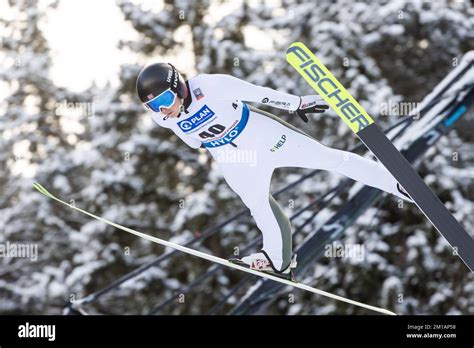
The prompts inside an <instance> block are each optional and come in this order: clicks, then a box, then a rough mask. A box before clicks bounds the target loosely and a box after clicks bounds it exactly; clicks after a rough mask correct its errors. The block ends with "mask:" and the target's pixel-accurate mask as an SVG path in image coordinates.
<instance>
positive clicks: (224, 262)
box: [33, 183, 396, 315]
mask: <svg viewBox="0 0 474 348" xmlns="http://www.w3.org/2000/svg"><path fill="white" fill-rule="evenodd" d="M33 187H34V188H35V189H36V190H38V191H39V192H40V193H41V194H43V195H44V196H46V197H48V198H50V199H52V200H55V201H56V202H58V203H61V204H63V205H66V206H68V207H69V208H72V209H74V210H76V211H78V212H81V213H82V214H85V215H87V216H90V217H92V218H94V219H96V220H99V221H102V222H104V223H106V224H108V225H110V226H113V227H115V228H117V229H119V230H122V231H125V232H128V233H131V234H133V235H135V236H138V237H140V238H143V239H145V240H148V241H150V242H153V243H156V244H160V245H163V246H166V247H170V248H173V249H175V250H179V251H181V252H184V253H186V254H189V255H194V256H196V257H199V258H201V259H204V260H208V261H211V262H214V263H218V264H221V265H223V266H226V267H229V268H233V269H237V270H239V271H242V272H246V273H250V274H253V275H256V276H258V277H261V278H266V279H270V280H273V281H275V282H278V283H281V284H285V285H289V286H292V287H294V288H298V289H301V290H304V291H308V292H311V293H314V294H317V295H321V296H325V297H329V298H332V299H334V300H337V301H341V302H345V303H349V304H351V305H354V306H358V307H362V308H365V309H368V310H371V311H374V312H378V313H382V314H386V315H396V313H394V312H391V311H389V310H387V309H384V308H380V307H376V306H371V305H368V304H365V303H362V302H358V301H354V300H351V299H348V298H346V297H342V296H338V295H335V294H332V293H329V292H326V291H324V290H319V289H316V288H313V287H311V286H308V285H306V284H302V283H298V282H293V281H291V280H286V279H283V278H279V277H276V276H273V275H271V274H268V273H264V272H259V271H256V270H253V269H250V268H247V267H243V266H240V265H238V264H235V263H232V262H229V261H228V260H225V259H222V258H220V257H217V256H214V255H211V254H207V253H204V252H202V251H199V250H195V249H191V248H188V247H185V246H183V245H179V244H175V243H172V242H169V241H166V240H164V239H160V238H157V237H153V236H150V235H148V234H146V233H143V232H139V231H136V230H133V229H131V228H128V227H125V226H122V225H119V224H117V223H115V222H112V221H110V220H107V219H104V218H102V217H100V216H97V215H94V214H92V213H89V212H88V211H86V210H83V209H80V208H78V207H76V206H74V205H71V204H68V203H66V202H64V201H63V200H61V199H59V198H58V197H56V196H54V195H53V194H51V193H50V192H49V191H48V190H46V188H44V187H43V186H42V185H41V184H39V183H34V184H33Z"/></svg>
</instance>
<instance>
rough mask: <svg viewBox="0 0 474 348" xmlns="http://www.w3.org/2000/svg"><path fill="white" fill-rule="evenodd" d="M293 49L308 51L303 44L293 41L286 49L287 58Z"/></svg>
mask: <svg viewBox="0 0 474 348" xmlns="http://www.w3.org/2000/svg"><path fill="white" fill-rule="evenodd" d="M295 48H300V49H303V50H305V49H306V50H307V49H308V48H307V47H306V45H305V44H304V43H302V42H300V41H295V42H293V43H292V44H291V45H290V46H289V47H288V48H287V49H286V55H287V56H288V54H289V53H291V52H292V51H293V50H294V49H295Z"/></svg>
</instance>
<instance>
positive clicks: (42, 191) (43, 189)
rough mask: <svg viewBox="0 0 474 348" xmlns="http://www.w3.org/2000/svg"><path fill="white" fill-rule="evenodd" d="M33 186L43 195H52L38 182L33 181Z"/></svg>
mask: <svg viewBox="0 0 474 348" xmlns="http://www.w3.org/2000/svg"><path fill="white" fill-rule="evenodd" d="M33 187H34V188H35V189H36V190H37V191H39V193H41V194H43V195H45V196H46V197H52V194H51V193H49V192H48V190H46V189H45V188H44V186H43V185H41V184H40V183H38V182H35V183H34V184H33Z"/></svg>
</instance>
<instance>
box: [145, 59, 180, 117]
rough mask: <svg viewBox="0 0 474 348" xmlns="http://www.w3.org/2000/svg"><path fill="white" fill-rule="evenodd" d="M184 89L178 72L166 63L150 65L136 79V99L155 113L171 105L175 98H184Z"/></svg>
mask: <svg viewBox="0 0 474 348" xmlns="http://www.w3.org/2000/svg"><path fill="white" fill-rule="evenodd" d="M185 88H186V87H185V84H184V80H183V78H182V77H181V75H180V74H179V72H178V70H176V68H175V67H174V66H173V65H171V64H167V63H155V64H150V65H148V66H146V67H145V68H144V69H143V70H142V71H140V74H138V77H137V94H138V97H139V98H140V100H141V102H142V103H143V104H144V105H145V106H146V107H147V108H148V109H150V110H153V111H155V112H160V111H161V108H162V107H165V108H168V107H170V106H171V105H173V104H174V102H175V100H176V97H179V98H184V94H185Z"/></svg>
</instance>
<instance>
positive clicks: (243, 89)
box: [152, 74, 403, 271]
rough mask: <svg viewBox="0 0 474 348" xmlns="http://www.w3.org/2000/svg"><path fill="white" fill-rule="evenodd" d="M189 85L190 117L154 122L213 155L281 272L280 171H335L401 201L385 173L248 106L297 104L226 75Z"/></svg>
mask: <svg viewBox="0 0 474 348" xmlns="http://www.w3.org/2000/svg"><path fill="white" fill-rule="evenodd" d="M186 85H187V87H188V91H189V93H188V97H187V98H186V100H185V103H184V106H185V110H184V112H181V114H180V116H179V117H174V118H171V117H166V116H165V115H163V114H161V113H154V114H153V115H152V117H153V120H154V121H155V122H156V123H157V124H158V125H160V126H162V127H165V128H169V129H171V130H172V131H173V132H174V133H175V134H176V135H177V136H178V137H179V138H180V139H182V140H183V141H184V142H185V143H186V144H187V145H189V146H190V147H192V148H199V147H201V146H204V147H205V148H206V149H207V150H208V151H209V152H210V154H211V155H212V157H213V158H214V160H215V161H216V162H217V164H218V167H219V169H220V170H221V172H222V174H223V176H224V178H225V180H226V182H227V183H228V185H229V186H230V187H231V188H232V190H234V191H235V192H236V193H237V194H238V195H239V197H240V198H241V199H242V201H243V203H244V204H245V205H246V206H247V207H248V208H249V209H250V213H251V215H252V216H253V217H254V219H255V221H256V223H257V227H258V228H259V230H260V231H261V232H262V235H263V248H262V252H264V253H265V254H266V256H267V257H268V258H269V260H270V261H271V262H272V267H273V268H275V270H277V271H280V270H283V269H285V268H286V267H288V265H289V263H290V260H291V257H292V236H291V226H290V222H289V220H288V218H287V217H286V216H285V214H284V213H283V211H282V209H281V208H280V206H279V205H278V204H277V202H276V201H275V199H274V198H273V197H272V196H271V194H270V192H269V191H270V181H271V177H272V173H273V171H274V170H275V168H279V167H300V168H311V169H323V170H330V171H333V172H336V173H339V174H342V175H345V176H347V177H349V178H352V179H354V180H356V181H360V182H362V183H364V184H365V185H368V186H372V187H375V188H378V189H380V190H383V191H386V192H389V193H392V194H395V195H397V196H400V194H399V193H398V192H397V190H396V185H397V181H396V180H395V178H394V177H393V176H392V174H390V172H389V171H388V170H386V169H385V167H384V166H383V165H381V164H379V163H378V162H375V161H372V160H369V159H366V158H363V157H361V156H359V155H356V154H353V153H351V152H346V151H342V150H336V149H332V148H330V147H327V146H325V145H323V144H321V143H319V142H318V141H316V140H315V139H313V138H311V137H310V136H308V135H307V134H305V133H304V132H302V131H301V130H299V129H297V128H295V127H294V126H292V125H290V124H288V123H286V122H284V121H283V120H281V119H279V118H277V117H276V116H273V115H271V114H269V113H267V112H263V111H261V110H258V109H256V108H253V107H251V106H249V105H247V104H246V103H245V102H258V103H262V104H266V105H270V106H272V107H275V108H279V109H283V110H287V111H295V110H297V109H298V107H299V106H300V100H301V98H300V97H299V96H295V95H291V94H287V93H283V92H279V91H275V90H273V89H270V88H265V87H260V86H256V85H253V84H251V83H248V82H245V81H242V80H240V79H237V78H235V77H232V76H230V75H223V74H200V75H197V76H195V77H193V78H191V79H189V80H188V81H187V82H186ZM314 98H315V100H318V101H319V100H321V98H320V97H319V96H316V95H315V96H314ZM249 159H250V160H249ZM402 198H403V197H402Z"/></svg>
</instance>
